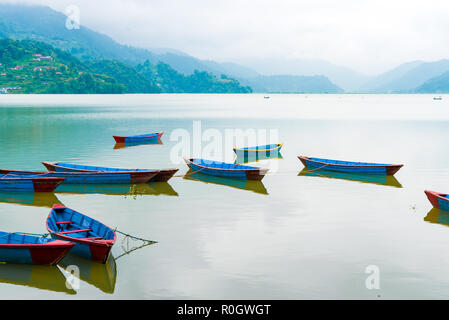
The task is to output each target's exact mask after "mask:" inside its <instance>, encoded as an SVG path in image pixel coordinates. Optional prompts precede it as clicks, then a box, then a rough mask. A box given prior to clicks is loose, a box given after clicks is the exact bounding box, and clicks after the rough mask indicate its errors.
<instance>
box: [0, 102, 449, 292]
mask: <svg viewBox="0 0 449 320" xmlns="http://www.w3.org/2000/svg"><path fill="white" fill-rule="evenodd" d="M432 98H433V96H432V95H270V98H269V99H266V98H264V96H263V95H257V94H250V95H117V96H114V95H78V96H77V95H54V96H47V95H42V96H36V95H29V96H19V95H17V96H14V95H2V96H0V168H7V169H29V170H42V171H45V168H44V167H43V166H42V165H41V163H40V162H41V161H59V162H69V163H78V164H90V165H103V166H114V167H123V168H154V169H157V168H171V167H176V168H179V169H180V170H179V171H178V173H177V176H176V177H174V178H172V179H171V180H170V181H169V182H168V184H167V183H165V184H164V183H159V184H157V183H153V184H148V185H135V186H117V185H116V186H113V185H112V186H111V185H110V186H84V187H83V186H69V185H65V186H61V187H60V188H58V189H57V190H56V191H57V192H55V193H50V194H36V195H33V194H5V193H0V230H2V231H11V232H12V231H22V232H33V233H45V232H46V228H45V219H46V217H47V215H48V213H49V208H50V207H51V205H52V204H54V203H62V204H64V205H66V206H68V207H70V208H73V209H75V210H77V211H80V212H82V213H85V214H86V215H89V216H91V217H93V218H95V219H97V220H100V221H102V222H104V223H105V224H107V225H109V226H111V227H114V228H115V227H116V228H118V229H119V230H121V231H124V232H128V233H130V234H133V235H136V236H139V237H142V238H147V239H151V240H155V241H157V243H156V244H152V245H149V246H146V247H143V248H140V249H137V250H134V251H132V252H130V253H128V254H124V249H125V250H129V248H132V247H136V246H139V245H140V244H141V243H140V242H139V241H133V240H125V241H123V236H122V235H118V240H117V243H116V244H115V245H114V247H113V250H112V253H113V256H114V257H115V258H114V259H110V261H108V263H107V264H106V265H102V264H96V263H91V262H90V261H86V260H83V259H81V258H78V257H76V256H69V257H68V258H67V259H65V260H64V261H63V263H61V264H60V265H59V266H57V267H46V266H21V265H8V264H0V299H15V298H18V299H350V298H352V299H402V298H418V299H421V298H422V299H430V298H433V299H435V298H437V299H438V298H442V299H448V298H449V272H448V270H449V254H448V248H449V227H448V226H449V213H445V212H440V211H438V210H431V205H430V203H429V202H428V200H427V198H426V196H425V194H424V190H425V189H430V190H435V191H440V192H446V193H449V152H448V141H449V96H443V100H441V101H435V100H433V99H432ZM199 126H201V128H200V129H199ZM239 129H240V130H239ZM248 129H249V130H250V131H251V130H253V131H254V132H258V133H259V137H262V136H264V135H265V136H266V141H263V139H262V140H261V139H258V140H257V141H254V142H256V144H265V143H277V142H282V143H284V145H283V147H282V150H281V155H282V157H279V158H276V159H269V160H261V161H258V162H252V163H251V164H249V165H255V166H261V167H268V168H270V172H269V174H268V175H267V176H266V177H265V178H264V179H263V180H262V182H260V183H257V182H250V183H246V182H241V181H226V180H225V181H223V180H220V179H211V178H210V177H207V176H206V177H204V176H202V175H200V176H198V174H196V175H195V174H193V175H189V176H188V177H186V178H183V177H182V175H183V174H185V173H186V172H187V166H186V165H185V164H184V162H183V160H182V156H186V157H200V156H203V157H206V156H207V157H208V158H214V159H215V160H225V161H227V162H234V160H235V159H234V155H233V152H232V147H233V146H235V145H236V144H237V143H236V142H235V141H231V140H229V139H225V136H226V132H240V133H241V132H245V130H248ZM157 131H164V135H163V136H162V144H158V145H141V146H132V147H125V148H120V147H117V146H115V142H114V140H113V138H112V136H113V135H137V134H143V133H149V132H157ZM181 133H184V135H186V134H187V138H188V139H187V140H185V141H184V146H185V147H184V148H183V149H179V143H180V140H179V136H180V134H181ZM270 135H271V138H272V139H270ZM214 137H215V138H216V139H218V138H220V139H221V140H220V139H218V140H215V142H216V143H218V145H219V147H220V148H219V149H214V150H212V149H213V148H212V149H211V141H212V140H213V139H214ZM274 140H276V141H274ZM238 146H241V145H238ZM298 155H305V156H315V157H323V158H331V159H340V160H353V161H367V162H380V163H402V164H404V167H403V168H402V169H401V170H400V171H399V172H398V173H397V174H396V175H395V177H394V178H392V177H389V178H388V179H383V178H375V179H373V178H372V177H353V176H350V177H348V176H342V175H336V174H335V173H334V174H332V173H327V174H326V173H324V174H321V175H317V174H313V173H310V172H309V173H307V172H304V171H303V165H302V164H301V162H300V161H299V160H298V158H297V156H298ZM127 248H128V249H127ZM71 265H76V266H78V267H79V270H80V276H79V278H80V279H81V280H80V282H79V284H80V286H79V288H75V289H68V288H67V287H66V286H65V279H66V277H69V278H70V277H71V276H70V275H69V274H68V273H67V271H66V270H65V268H67V267H68V266H71ZM369 266H375V267H377V268H378V270H379V284H380V288H379V289H371V290H370V289H368V288H367V286H366V280H367V278H368V277H369V276H370V273H366V272H365V271H366V269H367V267H369Z"/></svg>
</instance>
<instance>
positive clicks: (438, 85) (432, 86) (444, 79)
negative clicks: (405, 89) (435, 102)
mask: <svg viewBox="0 0 449 320" xmlns="http://www.w3.org/2000/svg"><path fill="white" fill-rule="evenodd" d="M413 91H414V92H416V93H449V72H445V73H443V74H441V75H439V76H437V77H434V78H431V79H429V80H427V81H426V82H424V83H423V84H422V85H420V86H419V87H417V88H416V89H415V90H413Z"/></svg>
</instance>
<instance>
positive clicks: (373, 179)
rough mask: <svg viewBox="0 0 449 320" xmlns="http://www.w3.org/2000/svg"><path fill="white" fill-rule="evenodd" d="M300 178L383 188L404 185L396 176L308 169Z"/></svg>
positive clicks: (302, 172)
mask: <svg viewBox="0 0 449 320" xmlns="http://www.w3.org/2000/svg"><path fill="white" fill-rule="evenodd" d="M298 176H307V177H321V178H330V179H341V180H350V181H358V182H363V183H372V184H378V185H383V186H391V187H396V188H402V185H401V184H400V183H399V181H398V180H397V179H396V178H395V177H394V176H375V175H362V174H353V173H345V172H336V171H326V170H314V171H309V170H307V168H304V169H302V170H301V172H300V173H299V174H298Z"/></svg>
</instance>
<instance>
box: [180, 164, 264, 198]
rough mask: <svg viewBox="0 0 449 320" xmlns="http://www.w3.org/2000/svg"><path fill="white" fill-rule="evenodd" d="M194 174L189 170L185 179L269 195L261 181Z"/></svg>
mask: <svg viewBox="0 0 449 320" xmlns="http://www.w3.org/2000/svg"><path fill="white" fill-rule="evenodd" d="M192 172H193V171H192V170H189V171H188V172H187V173H186V175H185V176H184V179H187V180H194V181H201V182H205V183H212V184H219V185H223V186H228V187H233V188H237V189H243V190H249V191H253V192H255V193H260V194H268V192H267V189H265V186H264V184H263V183H262V181H260V180H238V179H230V178H223V177H217V176H211V175H208V174H202V173H192Z"/></svg>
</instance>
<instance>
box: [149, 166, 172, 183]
mask: <svg viewBox="0 0 449 320" xmlns="http://www.w3.org/2000/svg"><path fill="white" fill-rule="evenodd" d="M178 170H179V169H175V168H173V169H162V170H160V171H159V173H158V174H156V175H155V176H154V177H153V178H151V180H150V182H167V181H168V180H170V179H171V177H173V176H174V174H175V173H176V172H178Z"/></svg>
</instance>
